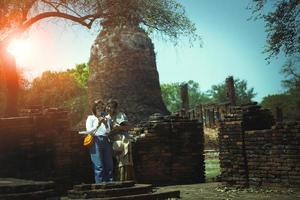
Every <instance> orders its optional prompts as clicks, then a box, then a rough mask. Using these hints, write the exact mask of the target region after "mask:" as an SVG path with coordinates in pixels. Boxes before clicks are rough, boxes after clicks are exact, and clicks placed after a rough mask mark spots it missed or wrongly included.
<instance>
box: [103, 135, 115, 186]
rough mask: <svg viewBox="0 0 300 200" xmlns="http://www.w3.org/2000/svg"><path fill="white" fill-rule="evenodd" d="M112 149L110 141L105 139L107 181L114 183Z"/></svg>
mask: <svg viewBox="0 0 300 200" xmlns="http://www.w3.org/2000/svg"><path fill="white" fill-rule="evenodd" d="M112 155H113V153H112V147H111V144H110V143H109V141H108V139H107V138H105V140H104V159H103V161H104V170H105V172H104V173H105V178H106V179H105V180H106V181H113V180H114V178H113V157H112Z"/></svg>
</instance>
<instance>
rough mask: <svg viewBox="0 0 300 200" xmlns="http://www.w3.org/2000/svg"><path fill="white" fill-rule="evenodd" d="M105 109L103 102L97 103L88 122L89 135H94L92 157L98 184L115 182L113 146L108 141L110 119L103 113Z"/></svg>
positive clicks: (91, 148)
mask: <svg viewBox="0 0 300 200" xmlns="http://www.w3.org/2000/svg"><path fill="white" fill-rule="evenodd" d="M104 108H105V106H104V103H103V101H101V100H97V101H95V102H94V104H93V106H92V112H93V115H89V116H88V118H87V120H86V130H87V133H94V141H93V145H92V146H91V147H90V155H91V160H92V162H93V166H94V174H95V182H96V183H101V182H109V181H113V159H112V146H111V144H110V142H109V140H108V133H109V132H110V119H109V117H108V116H107V114H106V113H105V112H103V111H104Z"/></svg>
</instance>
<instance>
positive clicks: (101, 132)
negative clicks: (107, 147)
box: [85, 115, 110, 136]
mask: <svg viewBox="0 0 300 200" xmlns="http://www.w3.org/2000/svg"><path fill="white" fill-rule="evenodd" d="M107 121H108V123H107V125H108V126H107V128H106V127H105V125H104V124H103V123H101V125H100V126H99V128H98V129H97V127H98V124H99V120H98V118H97V117H96V116H95V115H89V116H88V118H87V119H86V123H85V126H86V133H87V134H89V133H94V132H95V130H96V129H97V131H96V133H95V135H96V136H107V134H108V133H109V132H110V123H109V121H110V120H109V119H108V120H107Z"/></svg>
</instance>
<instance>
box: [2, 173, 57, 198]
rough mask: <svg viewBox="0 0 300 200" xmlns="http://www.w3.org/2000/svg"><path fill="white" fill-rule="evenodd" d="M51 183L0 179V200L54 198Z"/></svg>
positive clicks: (52, 184)
mask: <svg viewBox="0 0 300 200" xmlns="http://www.w3.org/2000/svg"><path fill="white" fill-rule="evenodd" d="M54 194H55V193H54V183H53V182H52V181H45V182H44V181H43V182H42V181H31V180H22V179H15V178H0V200H27V199H30V200H35V199H47V198H49V197H53V196H54Z"/></svg>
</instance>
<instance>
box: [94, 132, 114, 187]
mask: <svg viewBox="0 0 300 200" xmlns="http://www.w3.org/2000/svg"><path fill="white" fill-rule="evenodd" d="M90 155H91V160H92V162H93V165H94V173H95V182H96V183H101V182H106V181H113V159H112V146H111V144H110V143H109V141H108V138H107V137H104V136H95V137H94V144H93V145H92V146H91V148H90Z"/></svg>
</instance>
